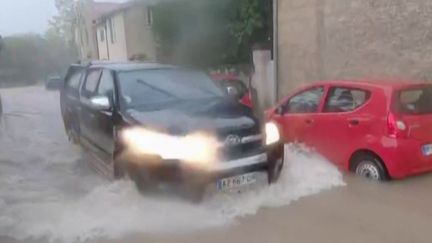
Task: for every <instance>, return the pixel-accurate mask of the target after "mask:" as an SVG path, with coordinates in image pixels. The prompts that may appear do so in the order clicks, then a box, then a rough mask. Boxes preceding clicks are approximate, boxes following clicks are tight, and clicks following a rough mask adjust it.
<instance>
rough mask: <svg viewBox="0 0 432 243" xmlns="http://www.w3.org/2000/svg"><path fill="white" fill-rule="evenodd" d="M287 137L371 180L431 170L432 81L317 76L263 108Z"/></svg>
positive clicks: (283, 136)
mask: <svg viewBox="0 0 432 243" xmlns="http://www.w3.org/2000/svg"><path fill="white" fill-rule="evenodd" d="M267 118H268V119H270V120H271V121H274V122H275V123H277V124H278V126H279V129H280V132H281V136H282V138H283V140H284V141H285V142H294V141H298V142H303V143H305V144H306V145H309V146H310V147H313V148H315V149H316V150H317V151H318V152H320V153H321V154H322V155H324V156H325V157H327V158H328V159H329V160H330V161H332V162H334V163H335V164H336V165H338V166H340V167H342V168H344V169H346V170H349V171H352V172H355V173H356V174H358V175H361V176H365V177H368V178H371V179H374V180H386V179H390V178H396V179H397V178H404V177H406V176H409V175H413V174H418V173H423V172H429V171H432V84H428V83H423V82H418V83H414V82H386V83H374V82H357V81H356V82H354V81H353V82H350V81H329V82H318V83H315V84H313V85H310V86H307V87H305V88H302V89H300V90H298V91H296V92H294V93H293V94H292V95H290V96H288V97H286V98H285V99H283V100H282V101H281V102H280V103H279V104H277V105H276V106H275V107H274V108H272V109H271V110H270V111H269V112H268V113H267Z"/></svg>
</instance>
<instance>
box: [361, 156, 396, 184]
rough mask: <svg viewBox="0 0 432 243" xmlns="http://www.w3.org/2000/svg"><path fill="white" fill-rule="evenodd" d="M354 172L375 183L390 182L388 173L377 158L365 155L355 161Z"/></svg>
mask: <svg viewBox="0 0 432 243" xmlns="http://www.w3.org/2000/svg"><path fill="white" fill-rule="evenodd" d="M353 170H354V172H355V173H356V174H357V175H359V176H362V177H365V178H368V179H370V180H374V181H386V180H388V176H387V172H386V170H385V168H384V166H383V164H382V163H381V160H380V159H379V158H377V157H376V156H373V155H369V154H363V155H360V156H357V157H356V158H355V159H354V168H353Z"/></svg>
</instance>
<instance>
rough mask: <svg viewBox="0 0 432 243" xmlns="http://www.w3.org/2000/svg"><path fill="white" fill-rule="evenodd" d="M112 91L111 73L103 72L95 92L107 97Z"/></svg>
mask: <svg viewBox="0 0 432 243" xmlns="http://www.w3.org/2000/svg"><path fill="white" fill-rule="evenodd" d="M113 90H114V80H113V78H112V75H111V72H110V71H108V70H104V71H103V72H102V76H101V78H100V82H99V87H98V90H97V94H98V95H107V94H109V93H110V92H112V91H113Z"/></svg>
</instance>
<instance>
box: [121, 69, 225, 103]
mask: <svg viewBox="0 0 432 243" xmlns="http://www.w3.org/2000/svg"><path fill="white" fill-rule="evenodd" d="M118 79H119V84H120V96H121V102H122V105H123V106H125V107H126V108H133V107H141V106H152V105H155V104H167V103H176V102H179V101H192V100H200V99H211V98H218V97H223V96H224V95H223V93H222V91H221V90H220V89H219V88H218V87H217V86H216V85H215V84H214V83H213V81H212V80H211V79H210V78H209V77H208V76H207V75H205V74H204V73H202V72H198V71H191V70H183V69H151V70H134V71H127V72H119V74H118Z"/></svg>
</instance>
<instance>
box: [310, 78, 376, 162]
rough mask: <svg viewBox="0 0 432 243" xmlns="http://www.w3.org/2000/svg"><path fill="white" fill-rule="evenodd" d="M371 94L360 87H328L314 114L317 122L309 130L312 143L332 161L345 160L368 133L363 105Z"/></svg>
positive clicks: (367, 121) (369, 124)
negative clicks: (320, 106) (323, 99)
mask: <svg viewBox="0 0 432 243" xmlns="http://www.w3.org/2000/svg"><path fill="white" fill-rule="evenodd" d="M370 97H371V91H370V90H367V89H363V88H357V87H350V86H330V87H329V89H328V92H327V94H326V99H325V102H324V105H323V107H322V111H320V112H319V113H317V114H316V116H315V123H316V124H317V125H316V126H314V127H312V128H311V134H312V136H313V139H312V140H313V146H314V147H315V148H316V150H317V151H318V152H319V153H321V154H322V155H323V156H325V157H326V158H327V159H329V160H330V161H331V162H333V163H335V164H339V165H342V164H344V163H346V162H347V161H345V160H346V158H348V157H349V156H350V154H351V153H352V152H353V151H354V150H355V149H356V147H357V146H360V143H361V142H360V141H362V140H363V138H364V137H365V136H367V134H368V131H369V130H370V129H369V128H370V126H371V125H372V124H371V123H372V117H371V115H370V114H369V113H368V112H367V111H366V110H365V109H362V108H363V105H364V104H365V103H366V102H367V101H368V100H369V98H370ZM357 149H360V148H357Z"/></svg>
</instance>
